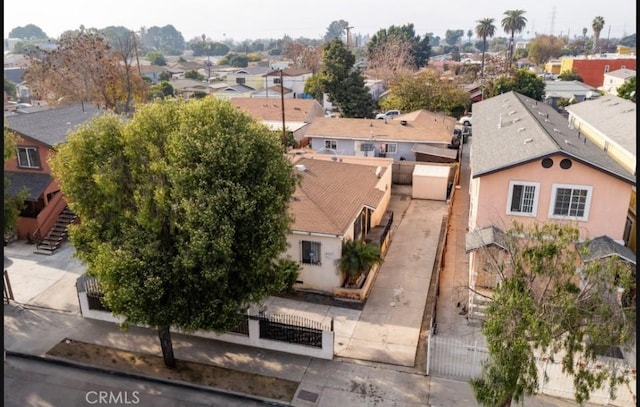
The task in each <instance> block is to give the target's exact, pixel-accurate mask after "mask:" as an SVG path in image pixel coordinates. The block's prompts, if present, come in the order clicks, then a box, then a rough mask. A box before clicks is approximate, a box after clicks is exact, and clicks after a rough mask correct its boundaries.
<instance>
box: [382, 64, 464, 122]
mask: <svg viewBox="0 0 640 407" xmlns="http://www.w3.org/2000/svg"><path fill="white" fill-rule="evenodd" d="M390 90H391V96H390V97H387V98H385V99H384V101H382V102H381V105H382V107H383V108H385V109H386V110H389V109H399V110H401V111H403V112H404V111H406V112H411V111H414V110H420V109H425V110H429V111H432V112H444V113H445V114H447V115H451V116H460V115H461V114H462V113H463V112H465V111H466V110H468V108H469V106H470V105H471V99H470V97H469V93H468V92H465V91H464V90H463V89H462V88H460V87H459V86H457V85H456V84H455V83H453V82H451V81H449V80H447V79H441V78H440V75H439V73H438V72H437V71H435V70H432V69H427V70H423V71H420V72H419V73H417V74H415V75H401V76H399V77H398V78H397V79H396V80H395V81H394V82H393V83H392V84H391V86H390Z"/></svg>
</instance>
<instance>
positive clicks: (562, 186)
mask: <svg viewBox="0 0 640 407" xmlns="http://www.w3.org/2000/svg"><path fill="white" fill-rule="evenodd" d="M558 189H571V190H572V191H573V190H584V191H587V197H586V199H585V204H584V213H583V215H582V216H571V215H556V214H554V210H555V207H556V198H557V195H558ZM592 195H593V187H592V186H589V185H573V184H553V186H552V187H551V202H550V203H549V219H566V220H576V221H588V220H589V209H590V207H591V196H592Z"/></svg>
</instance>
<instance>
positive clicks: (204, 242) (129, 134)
mask: <svg viewBox="0 0 640 407" xmlns="http://www.w3.org/2000/svg"><path fill="white" fill-rule="evenodd" d="M51 165H52V168H53V170H54V175H55V176H56V178H57V179H58V180H59V182H60V185H61V189H62V191H63V193H64V194H65V196H66V197H67V198H68V200H69V205H70V207H71V208H72V209H73V211H75V212H76V213H77V214H78V215H79V217H80V219H81V222H80V223H79V224H77V225H74V226H73V227H72V228H71V230H70V236H71V240H72V242H73V244H74V246H75V249H76V251H77V256H78V257H79V258H80V259H82V260H83V261H84V262H86V264H87V266H88V272H89V273H90V274H92V275H95V276H97V277H98V280H99V282H100V285H101V287H102V289H103V291H104V293H105V297H104V300H105V302H106V304H107V305H108V306H109V307H110V308H111V310H112V312H113V313H114V314H116V315H122V316H124V317H125V318H126V323H133V324H144V325H149V326H156V327H168V326H172V327H176V328H179V329H183V330H186V331H190V330H197V329H203V330H214V331H219V332H221V331H226V330H228V329H230V328H231V327H233V326H234V324H235V323H236V322H237V318H238V313H239V312H240V311H242V310H243V309H245V308H246V307H247V306H248V305H249V304H250V303H253V302H255V301H258V300H259V299H261V298H263V297H264V296H266V295H268V294H270V293H272V292H273V291H274V290H277V289H279V288H281V287H282V284H283V282H282V280H283V278H284V277H283V274H282V272H281V270H280V269H279V268H278V267H277V264H278V263H277V261H276V259H277V258H278V257H279V256H280V255H281V253H283V252H284V251H285V250H286V247H287V241H286V235H287V233H288V228H289V225H290V222H291V219H290V215H289V214H288V210H287V208H288V202H289V199H290V196H291V194H292V193H293V192H294V190H295V182H296V178H295V174H294V172H293V171H292V169H291V164H290V162H289V161H288V160H287V159H286V157H285V155H284V154H283V153H282V146H281V144H280V140H279V138H278V137H277V136H274V135H273V133H272V132H270V131H269V130H268V129H267V128H266V127H264V126H263V125H261V124H259V123H257V122H256V121H254V120H253V119H252V118H251V117H249V116H247V115H246V114H244V113H242V112H241V111H239V110H238V109H236V108H234V107H233V106H231V105H230V104H229V103H228V102H226V101H219V100H216V99H213V98H205V99H201V100H195V101H178V100H169V101H161V102H154V103H150V104H146V105H143V106H142V107H141V108H140V110H139V111H138V112H136V114H135V116H134V117H133V118H132V119H131V120H130V121H128V122H125V121H123V120H122V119H121V118H119V117H118V116H115V115H106V116H104V117H101V118H97V119H95V120H93V121H92V122H91V123H90V124H88V125H86V126H84V127H81V128H79V129H78V130H76V131H74V132H73V133H72V134H71V135H70V136H69V138H68V142H67V143H65V144H64V145H62V146H61V147H60V148H59V151H58V152H57V154H56V155H55V156H54V157H53V158H52V160H51Z"/></svg>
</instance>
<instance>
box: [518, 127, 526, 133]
mask: <svg viewBox="0 0 640 407" xmlns="http://www.w3.org/2000/svg"><path fill="white" fill-rule="evenodd" d="M525 130H526V128H524V127H520V128H519V129H518V133H520V132H521V131H525Z"/></svg>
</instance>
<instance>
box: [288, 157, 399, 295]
mask: <svg viewBox="0 0 640 407" xmlns="http://www.w3.org/2000/svg"><path fill="white" fill-rule="evenodd" d="M392 162H393V161H392V160H390V159H384V158H368V159H365V158H357V157H340V156H331V157H329V156H326V155H314V154H303V155H294V158H293V164H294V170H295V171H297V172H298V173H299V174H300V175H301V181H300V184H299V185H298V186H297V188H296V191H295V193H294V195H293V196H292V198H291V203H290V206H289V209H290V211H291V215H292V216H293V219H294V220H293V224H292V225H291V232H290V234H289V236H288V242H289V249H288V251H287V253H286V256H287V257H288V258H290V259H293V260H295V261H298V262H299V263H300V265H301V266H302V271H301V272H300V275H299V277H298V283H297V284H296V285H295V286H294V287H295V288H296V289H303V290H310V291H318V292H323V293H328V294H331V295H333V293H334V289H335V288H336V287H340V286H341V285H342V284H343V282H344V281H343V280H344V276H341V275H340V273H339V272H338V269H337V267H336V264H335V261H336V260H337V259H339V258H340V256H341V253H342V242H343V241H344V240H345V239H358V238H363V239H365V240H367V237H368V236H369V234H370V233H371V231H372V230H373V229H374V228H376V227H377V226H379V225H381V223H383V222H386V220H385V219H387V216H385V215H388V214H386V212H387V206H388V204H389V201H390V199H391V171H392ZM382 239H384V237H382Z"/></svg>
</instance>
